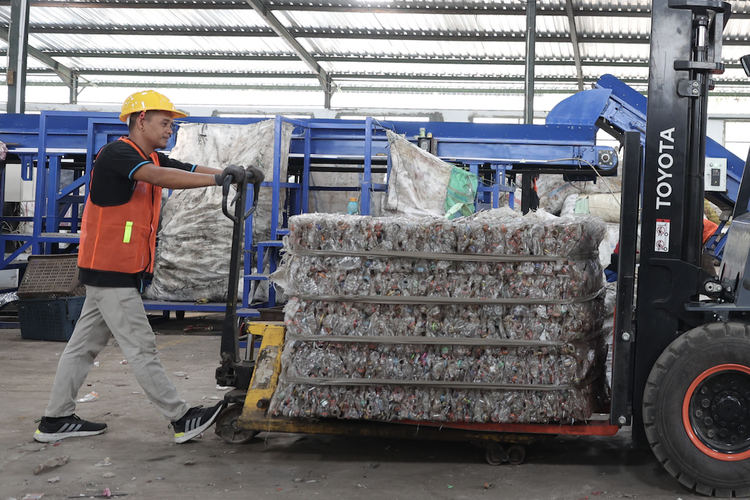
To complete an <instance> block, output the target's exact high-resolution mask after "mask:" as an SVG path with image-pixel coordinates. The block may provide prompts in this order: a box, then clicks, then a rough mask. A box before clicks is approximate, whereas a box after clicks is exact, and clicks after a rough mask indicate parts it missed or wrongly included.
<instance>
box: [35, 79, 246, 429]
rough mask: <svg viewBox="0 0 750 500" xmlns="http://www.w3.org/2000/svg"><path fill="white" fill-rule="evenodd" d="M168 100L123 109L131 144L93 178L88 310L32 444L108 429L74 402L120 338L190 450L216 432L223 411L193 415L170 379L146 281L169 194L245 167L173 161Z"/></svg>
mask: <svg viewBox="0 0 750 500" xmlns="http://www.w3.org/2000/svg"><path fill="white" fill-rule="evenodd" d="M185 116H187V115H186V114H185V113H182V112H181V111H178V110H177V109H176V108H175V107H174V105H173V104H172V102H171V101H170V100H169V99H168V98H167V97H165V96H164V95H162V94H160V93H158V92H155V91H153V90H147V91H144V92H137V93H135V94H133V95H131V96H129V97H128V98H127V99H126V100H125V102H124V103H123V105H122V112H121V114H120V120H122V121H124V122H126V123H127V124H128V129H129V134H128V136H127V137H121V138H120V139H119V140H117V141H114V142H110V143H109V144H107V145H105V146H104V147H103V148H102V149H101V150H100V151H99V154H98V155H97V157H96V160H95V162H94V167H93V170H92V171H91V184H90V190H89V196H88V199H87V201H86V206H85V208H84V211H83V218H82V221H81V239H80V245H79V253H78V267H79V278H80V280H81V282H82V283H83V284H84V285H86V300H85V302H84V305H83V310H82V311H81V316H80V318H79V319H78V322H77V324H76V327H75V330H74V331H73V334H72V335H71V338H70V340H69V341H68V344H67V346H66V347H65V350H64V352H63V354H62V356H60V362H59V364H58V367H57V374H56V375H55V381H54V384H53V386H52V395H51V396H50V401H49V404H48V406H47V409H46V411H45V412H44V417H42V419H41V422H40V423H39V427H38V429H37V431H36V433H35V434H34V439H35V440H36V441H39V442H43V443H47V442H55V441H58V440H60V439H64V438H68V437H75V436H92V435H96V434H101V433H103V432H104V431H105V430H106V428H107V425H106V424H104V423H95V422H88V421H86V420H83V419H81V418H79V417H78V416H76V415H75V413H74V411H75V408H76V401H75V398H76V396H77V394H78V391H79V389H80V388H81V386H82V385H83V383H84V382H85V380H86V376H87V375H88V373H89V371H90V370H91V367H92V366H93V364H94V359H95V358H96V356H97V355H98V354H99V352H101V350H102V349H104V347H105V346H106V345H107V343H108V341H109V339H110V338H111V337H112V336H114V337H115V340H116V341H117V344H118V345H119V346H120V349H122V352H123V354H124V355H125V357H126V359H127V361H128V364H129V365H130V368H131V370H132V371H133V374H134V375H135V377H136V379H137V380H138V383H139V384H140V385H141V387H142V388H143V390H144V392H145V393H146V395H147V396H148V398H149V400H150V401H151V403H152V404H153V405H154V406H155V407H156V408H157V409H158V410H159V411H160V412H161V413H162V414H163V415H164V417H165V418H167V420H169V421H170V422H171V426H172V427H173V429H174V432H175V436H174V439H175V442H177V443H183V442H185V441H188V440H190V439H192V438H194V437H196V436H198V435H200V434H201V433H202V432H203V431H204V430H206V429H207V428H208V427H210V426H211V424H212V423H213V422H214V420H215V419H216V416H217V415H218V413H219V412H220V411H221V409H222V408H223V403H220V404H218V405H216V406H214V407H211V408H203V407H200V406H198V407H190V405H189V404H188V403H187V402H186V401H185V400H184V399H182V398H181V397H180V396H179V394H178V392H177V388H176V387H175V386H174V384H173V383H172V382H171V381H170V380H169V377H167V374H166V371H165V370H164V367H163V366H162V364H161V361H160V360H159V358H158V356H157V349H156V342H155V338H154V332H153V331H152V329H151V326H150V324H149V322H148V318H147V316H146V311H145V309H144V307H143V301H142V299H141V292H142V291H143V278H144V275H145V274H146V273H150V272H152V271H153V267H154V256H155V246H156V230H157V228H158V226H159V212H160V208H161V189H162V188H168V189H190V188H202V187H208V186H216V185H221V184H223V182H224V180H225V179H226V178H228V177H231V179H232V182H240V181H241V180H244V179H245V176H246V172H245V170H244V169H243V168H242V167H239V166H234V165H233V166H229V167H227V168H225V169H224V170H218V169H214V168H209V167H204V166H198V165H191V164H188V163H183V162H180V161H177V160H173V159H171V158H169V157H167V156H166V155H164V154H163V153H161V152H158V151H157V150H158V149H163V148H165V147H166V145H167V141H168V140H169V138H170V137H171V135H172V132H173V129H172V125H173V123H174V120H175V119H176V118H184V117H185Z"/></svg>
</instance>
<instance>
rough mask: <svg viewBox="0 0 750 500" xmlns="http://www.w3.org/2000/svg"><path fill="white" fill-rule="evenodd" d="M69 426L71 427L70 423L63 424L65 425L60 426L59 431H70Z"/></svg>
mask: <svg viewBox="0 0 750 500" xmlns="http://www.w3.org/2000/svg"><path fill="white" fill-rule="evenodd" d="M68 427H70V424H63V426H62V427H60V431H59V432H67V431H68Z"/></svg>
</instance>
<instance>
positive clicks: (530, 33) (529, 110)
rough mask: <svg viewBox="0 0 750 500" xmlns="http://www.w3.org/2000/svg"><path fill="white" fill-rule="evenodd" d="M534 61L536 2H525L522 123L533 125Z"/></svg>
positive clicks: (529, 0)
mask: <svg viewBox="0 0 750 500" xmlns="http://www.w3.org/2000/svg"><path fill="white" fill-rule="evenodd" d="M535 60H536V0H526V75H525V77H524V89H523V95H524V104H523V122H524V123H527V124H533V123H534V62H535Z"/></svg>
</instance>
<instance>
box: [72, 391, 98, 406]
mask: <svg viewBox="0 0 750 500" xmlns="http://www.w3.org/2000/svg"><path fill="white" fill-rule="evenodd" d="M98 400H99V394H98V393H96V392H89V393H88V394H86V395H85V396H84V397H82V398H79V399H76V403H91V402H92V401H98Z"/></svg>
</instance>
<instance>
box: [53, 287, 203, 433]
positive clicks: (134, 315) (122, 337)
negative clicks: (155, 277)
mask: <svg viewBox="0 0 750 500" xmlns="http://www.w3.org/2000/svg"><path fill="white" fill-rule="evenodd" d="M112 335H114V337H115V340H116V341H117V343H118V344H119V346H120V349H122V353H123V354H124V355H125V359H127V360H128V364H129V366H130V369H131V370H132V371H133V374H134V375H135V378H136V380H138V383H139V384H140V385H141V387H142V388H143V390H144V391H145V393H146V395H147V396H148V399H149V400H151V403H153V405H154V406H156V408H157V409H158V410H159V411H160V412H161V413H162V414H163V415H164V417H166V419H167V420H169V421H171V422H174V421H175V420H179V419H180V418H181V417H182V416H183V415H185V413H187V411H188V409H190V405H188V404H187V403H186V402H185V400H183V399H181V398H180V396H179V394H178V393H177V388H176V387H175V386H174V384H173V383H172V381H171V380H169V377H167V373H166V371H165V370H164V366H162V364H161V361H159V357H158V355H157V349H156V341H155V337H154V332H153V330H152V329H151V325H149V323H148V318H147V317H146V310H145V309H144V307H143V300H141V296H140V294H139V293H138V290H136V289H135V288H102V287H96V286H88V285H87V286H86V301H85V302H84V303H83V310H82V311H81V317H80V318H79V319H78V323H76V327H75V330H73V334H72V335H71V337H70V340H69V341H68V345H67V346H66V347H65V351H63V353H62V356H60V363H59V364H58V365H57V374H56V375H55V382H54V384H53V386H52V395H51V396H50V400H49V405H48V406H47V410H46V411H45V412H44V415H45V416H46V417H67V416H69V415H71V414H72V413H73V412H74V411H75V408H76V402H75V398H76V396H77V395H78V390H79V389H80V388H81V386H82V385H83V383H84V382H85V381H86V376H87V375H88V373H89V371H90V370H91V367H92V366H93V365H94V359H96V356H97V355H98V354H99V353H100V352H101V351H102V349H104V347H106V345H107V342H109V339H110V338H111V337H112Z"/></svg>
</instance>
